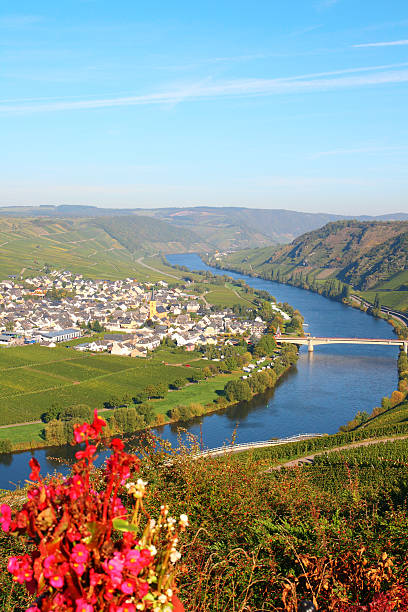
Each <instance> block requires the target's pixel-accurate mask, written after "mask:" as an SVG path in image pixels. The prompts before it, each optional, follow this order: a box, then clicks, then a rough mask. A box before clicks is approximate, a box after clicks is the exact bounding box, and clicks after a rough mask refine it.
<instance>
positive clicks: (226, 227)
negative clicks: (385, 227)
mask: <svg viewBox="0 0 408 612" xmlns="http://www.w3.org/2000/svg"><path fill="white" fill-rule="evenodd" d="M135 215H138V217H140V216H142V218H143V224H144V225H145V226H146V228H148V231H150V228H153V230H154V226H152V225H151V223H149V222H148V220H147V218H150V219H152V218H154V219H155V220H156V221H157V222H158V223H160V222H163V223H166V224H169V225H170V226H171V227H173V228H174V227H175V228H177V229H176V230H175V231H176V234H179V232H181V231H183V240H181V243H182V244H185V241H187V246H190V245H194V243H198V245H197V244H196V245H195V246H194V248H195V249H196V250H201V251H204V252H205V251H214V250H219V251H228V250H237V249H245V248H254V247H263V246H266V245H271V244H276V243H280V244H286V243H289V242H291V241H292V240H293V239H295V238H296V237H297V236H300V235H301V234H304V233H305V232H310V231H313V230H315V229H317V228H319V227H322V226H323V225H325V224H326V223H329V222H330V221H336V220H341V219H346V218H347V217H345V216H342V215H333V214H326V213H304V212H298V211H292V210H283V209H278V208H276V209H273V208H269V209H257V208H244V207H238V206H230V207H226V206H220V207H216V206H190V207H173V208H154V209H114V208H98V207H96V206H88V205H84V206H69V205H62V206H14V207H6V206H5V207H0V217H1V216H13V217H17V216H18V217H26V218H29V217H49V218H54V219H55V218H64V219H82V220H84V219H86V218H91V219H94V220H96V219H98V218H99V220H101V221H103V220H108V219H110V218H112V217H115V219H116V221H115V223H117V224H120V221H118V219H121V218H122V219H123V217H127V220H128V221H129V220H130V219H131V218H132V217H133V216H135ZM370 219H371V220H384V221H385V220H387V219H389V220H391V219H393V220H408V215H407V214H405V213H393V214H389V215H382V216H381V217H378V218H376V217H361V218H359V220H361V221H366V220H370ZM160 228H161V232H164V234H166V233H167V230H166V229H165V226H162V225H161V224H160ZM139 230H140V227H139ZM188 232H190V233H188ZM197 234H199V237H198V236H197ZM179 237H180V234H179ZM174 240H175V241H176V242H177V241H180V240H179V239H178V237H177V236H176V237H175V238H174ZM167 241H169V242H170V246H171V238H165V239H164V240H163V243H167ZM163 246H164V247H165V248H163V249H159V250H166V249H167V246H166V244H164V245H163ZM199 247H200V248H199ZM172 248H174V247H172ZM185 250H187V251H188V250H190V249H189V248H186V249H185ZM169 252H172V251H169Z"/></svg>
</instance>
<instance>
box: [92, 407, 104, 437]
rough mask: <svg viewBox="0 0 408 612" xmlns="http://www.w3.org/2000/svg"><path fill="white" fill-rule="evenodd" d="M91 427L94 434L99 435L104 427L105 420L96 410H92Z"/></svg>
mask: <svg viewBox="0 0 408 612" xmlns="http://www.w3.org/2000/svg"><path fill="white" fill-rule="evenodd" d="M92 427H93V429H94V430H95V432H96V435H97V436H99V434H100V433H101V431H102V429H103V428H104V427H106V422H105V421H104V420H103V419H101V417H99V416H98V411H97V410H96V409H95V410H94V420H93V422H92Z"/></svg>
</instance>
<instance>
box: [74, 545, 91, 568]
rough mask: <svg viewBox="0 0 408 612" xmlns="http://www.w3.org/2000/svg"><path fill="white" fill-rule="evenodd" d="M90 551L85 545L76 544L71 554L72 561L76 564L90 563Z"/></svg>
mask: <svg viewBox="0 0 408 612" xmlns="http://www.w3.org/2000/svg"><path fill="white" fill-rule="evenodd" d="M88 557H89V551H88V549H87V547H86V546H85V544H81V543H80V544H75V546H74V547H73V549H72V552H71V561H75V562H76V563H86V562H87V561H88Z"/></svg>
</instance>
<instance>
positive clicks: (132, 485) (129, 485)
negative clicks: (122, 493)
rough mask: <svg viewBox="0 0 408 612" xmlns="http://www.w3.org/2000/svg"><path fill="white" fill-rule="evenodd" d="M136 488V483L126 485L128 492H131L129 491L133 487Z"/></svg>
mask: <svg viewBox="0 0 408 612" xmlns="http://www.w3.org/2000/svg"><path fill="white" fill-rule="evenodd" d="M134 486H135V483H134V482H127V483H126V484H125V487H126V488H127V490H128V491H129V489H130V488H131V487H134Z"/></svg>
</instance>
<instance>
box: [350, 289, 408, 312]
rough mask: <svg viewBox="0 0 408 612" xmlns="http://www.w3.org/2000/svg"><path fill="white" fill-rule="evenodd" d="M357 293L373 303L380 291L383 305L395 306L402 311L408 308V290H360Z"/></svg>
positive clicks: (379, 295)
mask: <svg viewBox="0 0 408 612" xmlns="http://www.w3.org/2000/svg"><path fill="white" fill-rule="evenodd" d="M356 293H358V295H360V296H361V297H362V298H364V299H365V300H367V302H370V303H371V304H372V303H373V302H374V299H375V296H376V294H377V293H378V297H379V299H380V304H381V305H382V306H388V308H395V309H396V310H401V311H405V310H408V291H358V292H356Z"/></svg>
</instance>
